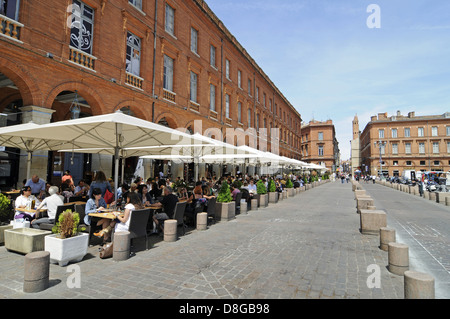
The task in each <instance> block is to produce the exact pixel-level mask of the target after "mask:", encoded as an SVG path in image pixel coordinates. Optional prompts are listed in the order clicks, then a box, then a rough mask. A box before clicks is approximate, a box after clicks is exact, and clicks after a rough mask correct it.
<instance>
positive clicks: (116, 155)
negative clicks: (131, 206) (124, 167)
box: [114, 147, 119, 200]
mask: <svg viewBox="0 0 450 319" xmlns="http://www.w3.org/2000/svg"><path fill="white" fill-rule="evenodd" d="M114 159H115V161H116V164H115V165H114V198H115V199H116V200H117V199H118V198H117V188H118V187H117V186H118V182H119V148H118V147H116V149H115V151H114Z"/></svg>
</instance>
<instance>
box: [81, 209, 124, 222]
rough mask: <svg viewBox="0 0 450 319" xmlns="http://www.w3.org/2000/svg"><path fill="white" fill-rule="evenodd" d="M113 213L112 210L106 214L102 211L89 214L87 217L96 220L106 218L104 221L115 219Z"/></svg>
mask: <svg viewBox="0 0 450 319" xmlns="http://www.w3.org/2000/svg"><path fill="white" fill-rule="evenodd" d="M114 213H115V211H114V210H110V211H108V212H105V211H102V212H98V213H90V214H89V216H91V217H97V218H106V219H113V220H114V219H116V218H117V216H116V215H114ZM118 213H120V214H119V215H123V213H122V212H118Z"/></svg>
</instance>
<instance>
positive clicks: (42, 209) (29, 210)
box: [15, 208, 47, 215]
mask: <svg viewBox="0 0 450 319" xmlns="http://www.w3.org/2000/svg"><path fill="white" fill-rule="evenodd" d="M15 210H16V211H18V212H22V213H27V214H33V215H34V214H35V213H36V209H30V208H15ZM39 211H40V212H45V211H47V208H41V209H40V210H39Z"/></svg>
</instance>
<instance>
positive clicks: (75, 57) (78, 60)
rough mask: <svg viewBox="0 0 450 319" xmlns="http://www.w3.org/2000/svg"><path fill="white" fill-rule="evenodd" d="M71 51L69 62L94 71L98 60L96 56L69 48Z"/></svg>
mask: <svg viewBox="0 0 450 319" xmlns="http://www.w3.org/2000/svg"><path fill="white" fill-rule="evenodd" d="M69 49H70V56H69V61H71V62H73V63H75V64H78V65H81V66H82V67H85V68H87V69H89V70H92V71H94V67H95V60H97V58H96V57H95V56H92V55H90V54H88V53H85V52H83V51H81V50H78V49H76V48H74V47H69Z"/></svg>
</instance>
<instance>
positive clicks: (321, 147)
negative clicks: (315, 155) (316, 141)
mask: <svg viewBox="0 0 450 319" xmlns="http://www.w3.org/2000/svg"><path fill="white" fill-rule="evenodd" d="M318 149H319V156H323V145H319V147H318Z"/></svg>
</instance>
